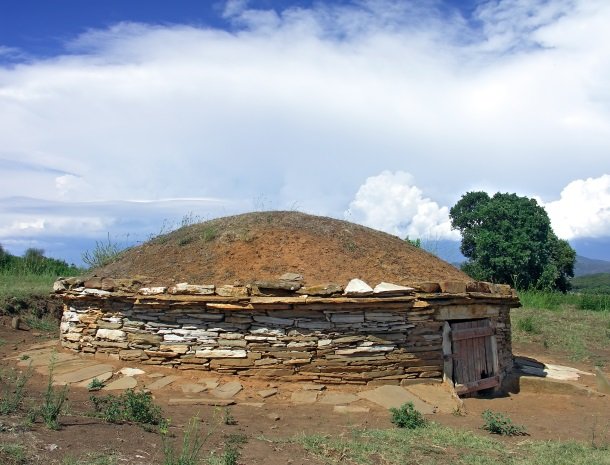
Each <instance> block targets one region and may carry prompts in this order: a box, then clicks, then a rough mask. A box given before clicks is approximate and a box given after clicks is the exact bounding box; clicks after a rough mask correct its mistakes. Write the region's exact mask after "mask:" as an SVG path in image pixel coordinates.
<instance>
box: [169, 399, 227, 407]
mask: <svg viewBox="0 0 610 465" xmlns="http://www.w3.org/2000/svg"><path fill="white" fill-rule="evenodd" d="M168 403H169V405H212V406H216V407H225V406H227V405H232V404H234V403H235V401H234V400H233V399H211V398H203V397H201V398H193V399H190V398H174V399H170V400H169V402H168Z"/></svg>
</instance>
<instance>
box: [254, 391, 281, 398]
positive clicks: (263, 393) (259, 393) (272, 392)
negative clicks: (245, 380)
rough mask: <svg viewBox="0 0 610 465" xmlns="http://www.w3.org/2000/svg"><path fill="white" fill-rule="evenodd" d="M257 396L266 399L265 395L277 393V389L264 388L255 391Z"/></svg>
mask: <svg viewBox="0 0 610 465" xmlns="http://www.w3.org/2000/svg"><path fill="white" fill-rule="evenodd" d="M257 394H258V396H259V397H262V398H263V399H266V398H267V397H271V396H274V395H276V394H277V389H264V390H263V391H258V392H257Z"/></svg>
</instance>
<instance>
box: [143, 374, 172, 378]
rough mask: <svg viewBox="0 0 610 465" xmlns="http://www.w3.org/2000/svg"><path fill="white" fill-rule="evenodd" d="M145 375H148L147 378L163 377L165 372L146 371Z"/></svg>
mask: <svg viewBox="0 0 610 465" xmlns="http://www.w3.org/2000/svg"><path fill="white" fill-rule="evenodd" d="M146 376H148V377H149V378H163V377H164V376H167V375H166V374H165V373H148V374H147V375H146Z"/></svg>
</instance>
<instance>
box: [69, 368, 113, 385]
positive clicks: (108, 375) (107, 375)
mask: <svg viewBox="0 0 610 465" xmlns="http://www.w3.org/2000/svg"><path fill="white" fill-rule="evenodd" d="M112 375H113V373H112V371H107V372H106V373H102V374H101V375H97V376H94V377H93V378H89V379H86V380H85V381H81V382H80V383H77V384H76V385H77V386H78V387H84V388H88V387H89V385H90V384H91V383H92V382H93V380H94V379H97V380H98V381H99V382H101V383H105V382H106V381H108V380H109V379H110V378H112Z"/></svg>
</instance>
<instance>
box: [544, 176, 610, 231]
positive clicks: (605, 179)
mask: <svg viewBox="0 0 610 465" xmlns="http://www.w3.org/2000/svg"><path fill="white" fill-rule="evenodd" d="M544 207H545V208H546V210H547V212H548V214H549V217H550V218H551V224H552V226H553V230H554V231H555V233H556V234H557V235H558V236H559V237H560V238H562V239H578V238H586V237H607V236H610V174H604V175H603V176H600V177H598V178H588V179H578V180H576V181H572V182H571V183H570V184H568V185H567V186H566V187H565V188H564V189H563V190H562V191H561V197H560V199H559V200H555V201H552V202H548V203H546V204H544Z"/></svg>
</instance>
